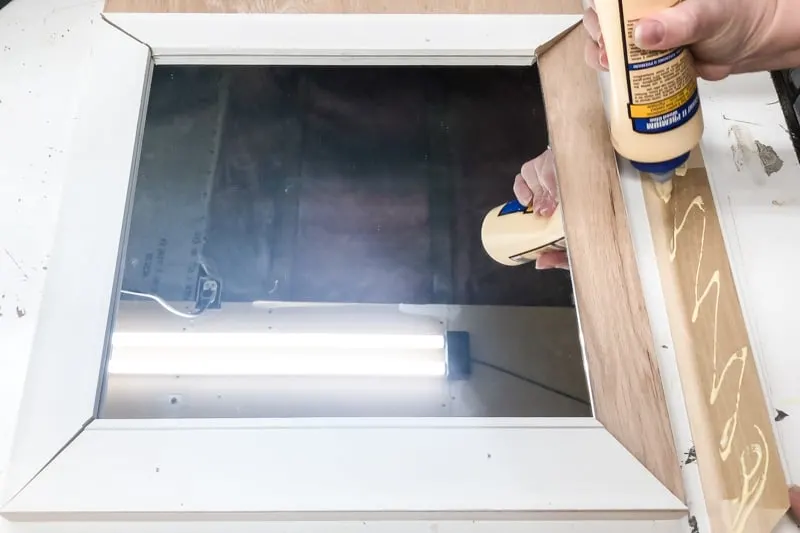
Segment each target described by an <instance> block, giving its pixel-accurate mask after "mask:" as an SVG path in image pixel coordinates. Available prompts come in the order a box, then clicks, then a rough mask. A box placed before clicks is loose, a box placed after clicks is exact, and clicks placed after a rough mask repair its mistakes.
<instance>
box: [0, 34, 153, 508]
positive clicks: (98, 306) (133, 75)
mask: <svg viewBox="0 0 800 533" xmlns="http://www.w3.org/2000/svg"><path fill="white" fill-rule="evenodd" d="M94 26H95V31H96V35H95V39H96V41H95V42H96V44H97V46H96V47H94V49H93V50H92V61H91V70H90V72H89V74H88V77H87V83H86V89H87V92H86V94H85V98H84V99H83V101H82V104H81V106H80V107H79V115H78V116H79V120H78V122H77V125H76V130H75V134H74V144H73V146H72V154H71V156H72V157H71V161H72V162H71V164H70V167H69V170H68V174H67V175H68V182H67V185H66V187H65V189H64V193H63V199H62V209H61V213H60V218H59V226H58V231H57V233H56V235H55V242H54V245H53V250H52V259H51V260H50V266H49V274H50V276H49V279H48V282H47V284H46V286H45V289H44V295H43V297H42V306H41V311H40V313H39V317H38V325H37V329H36V337H35V339H34V343H33V348H32V351H31V357H30V365H29V368H28V375H27V381H26V386H25V392H24V396H23V399H22V404H21V406H20V413H19V422H18V427H17V435H16V443H15V447H14V450H13V455H12V459H11V464H10V467H9V470H8V473H7V477H6V498H4V500H3V501H5V499H7V498H8V497H10V496H11V495H13V494H14V493H16V492H17V491H18V490H20V489H21V488H22V487H23V486H24V485H25V483H26V482H28V480H30V479H31V478H33V477H34V476H35V475H36V473H37V471H38V470H39V469H41V468H42V467H44V466H45V465H46V464H47V462H48V461H49V460H50V459H51V458H52V457H53V456H55V455H56V454H57V453H58V451H59V450H60V449H61V448H62V447H63V446H65V445H66V444H67V443H68V442H69V440H70V439H71V438H72V437H74V436H75V435H76V434H77V433H78V432H80V431H81V428H82V427H83V426H84V425H85V424H86V423H87V422H88V421H89V420H91V418H92V416H93V412H94V409H95V404H96V402H97V391H98V387H99V384H100V376H101V369H102V366H103V357H102V355H103V348H104V344H105V342H106V333H105V332H106V328H107V324H108V319H109V316H110V311H111V303H112V298H111V294H112V288H113V286H114V275H115V272H116V268H117V260H118V252H119V248H120V242H119V241H120V236H121V235H122V234H123V220H124V216H125V206H126V202H127V197H128V184H129V182H130V181H131V175H132V169H134V168H135V162H136V158H137V157H138V153H137V149H136V147H137V145H138V141H137V137H138V135H139V124H140V113H141V109H142V102H143V98H144V94H145V92H146V87H147V81H148V78H149V72H150V63H151V61H150V58H149V55H148V51H147V48H146V47H145V46H143V45H141V44H139V43H137V42H135V41H133V40H132V39H130V38H128V37H126V36H124V35H122V34H121V33H120V32H119V31H117V30H115V29H113V28H111V27H110V26H108V25H106V24H103V23H102V22H99V21H98V23H97V24H95V25H94ZM95 198H102V201H91V200H90V199H95ZM76 236H79V237H77V238H76ZM80 236H83V237H84V238H81V237H80Z"/></svg>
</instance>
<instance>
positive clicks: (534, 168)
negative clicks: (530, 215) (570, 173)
mask: <svg viewBox="0 0 800 533" xmlns="http://www.w3.org/2000/svg"><path fill="white" fill-rule="evenodd" d="M514 195H515V196H516V197H517V200H518V201H519V203H521V204H522V205H532V206H533V210H534V212H535V213H536V214H537V215H540V216H545V217H549V216H551V215H552V214H553V211H555V209H556V207H557V206H558V201H559V200H558V188H557V186H556V164H555V160H554V159H553V152H551V151H550V149H549V148H548V149H547V150H545V151H544V152H542V153H541V154H539V155H538V156H537V157H535V158H533V159H531V160H530V161H528V162H527V163H525V164H524V165H522V169H520V171H519V174H517V177H516V179H515V180H514ZM536 268H537V269H539V270H546V269H550V268H563V269H569V262H568V261H567V252H545V253H543V254H542V255H540V256H539V258H538V259H537V260H536Z"/></svg>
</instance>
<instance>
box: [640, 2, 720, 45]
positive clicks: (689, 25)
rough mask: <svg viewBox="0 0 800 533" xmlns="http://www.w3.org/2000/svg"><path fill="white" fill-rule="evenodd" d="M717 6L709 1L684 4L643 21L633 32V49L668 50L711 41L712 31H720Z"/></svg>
mask: <svg viewBox="0 0 800 533" xmlns="http://www.w3.org/2000/svg"><path fill="white" fill-rule="evenodd" d="M716 4H717V2H709V1H708V0H684V1H683V2H680V3H679V4H677V5H675V6H674V7H671V8H669V9H665V10H663V11H660V12H659V13H656V14H655V15H653V16H650V17H646V18H643V19H642V20H640V21H639V22H638V24H636V28H635V29H634V31H633V38H634V40H635V41H636V45H637V46H638V47H639V48H644V49H645V50H668V49H670V48H677V47H679V46H687V45H690V44H692V43H696V42H697V41H701V40H703V39H708V38H709V37H712V36H713V32H714V29H715V28H718V27H720V24H719V23H718V22H719V21H718V20H717V19H719V16H720V13H719V11H720V10H719V9H718V6H717V5H716Z"/></svg>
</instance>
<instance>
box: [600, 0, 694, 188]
mask: <svg viewBox="0 0 800 533" xmlns="http://www.w3.org/2000/svg"><path fill="white" fill-rule="evenodd" d="M673 5H675V0H595V10H596V11H597V17H598V19H599V21H600V29H601V31H602V33H603V41H604V43H605V49H606V54H607V55H608V70H609V77H610V82H611V83H610V94H609V98H608V101H609V110H608V111H609V126H610V130H611V142H612V143H613V145H614V149H615V150H616V151H617V153H618V154H619V155H621V156H622V157H624V158H626V159H628V160H630V161H631V164H633V166H634V168H636V169H637V170H638V171H639V172H643V173H647V174H649V175H650V177H651V178H653V180H654V181H655V184H656V191H657V192H658V194H659V196H660V197H661V199H662V200H664V202H668V201H669V199H670V197H671V194H672V178H673V176H674V174H675V171H676V170H677V169H678V168H680V167H681V166H682V165H684V164H685V163H686V161H687V160H688V159H689V152H690V151H691V150H692V149H693V148H694V147H695V146H697V144H698V143H699V142H700V137H702V135H703V116H702V113H700V97H699V95H698V92H697V73H696V71H695V68H694V59H693V58H692V56H691V54H690V53H689V50H687V49H686V48H674V49H671V50H665V51H657V52H653V51H647V50H642V49H641V48H639V47H638V46H636V44H635V42H634V30H635V27H636V24H637V23H638V22H639V20H640V19H642V18H643V17H646V16H648V15H652V14H653V13H656V12H658V11H661V10H663V9H667V8H670V7H672V6H673Z"/></svg>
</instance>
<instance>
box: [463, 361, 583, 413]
mask: <svg viewBox="0 0 800 533" xmlns="http://www.w3.org/2000/svg"><path fill="white" fill-rule="evenodd" d="M471 361H472V363H473V364H476V365H480V366H485V367H486V368H491V369H492V370H494V371H496V372H500V373H501V374H506V375H507V376H511V377H512V378H517V379H519V380H522V381H524V382H525V383H530V384H531V385H535V386H537V387H539V388H542V389H544V390H546V391H550V392H552V393H553V394H558V395H559V396H562V397H564V398H568V399H570V400H572V401H574V402H578V403H581V404H583V405H587V406H589V407H591V405H590V404H589V402H587V401H586V400H584V399H583V398H578V397H577V396H573V395H572V394H570V393H568V392H564V391H560V390H558V389H554V388H553V387H551V386H549V385H545V384H544V383H541V382H539V381H536V380H535V379H531V378H529V377H526V376H523V375H522V374H517V373H516V372H513V371H511V370H508V369H507V368H503V367H502V366H497V365H495V364H493V363H489V362H488V361H481V360H480V359H475V358H474V357H473V358H472V359H471Z"/></svg>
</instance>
